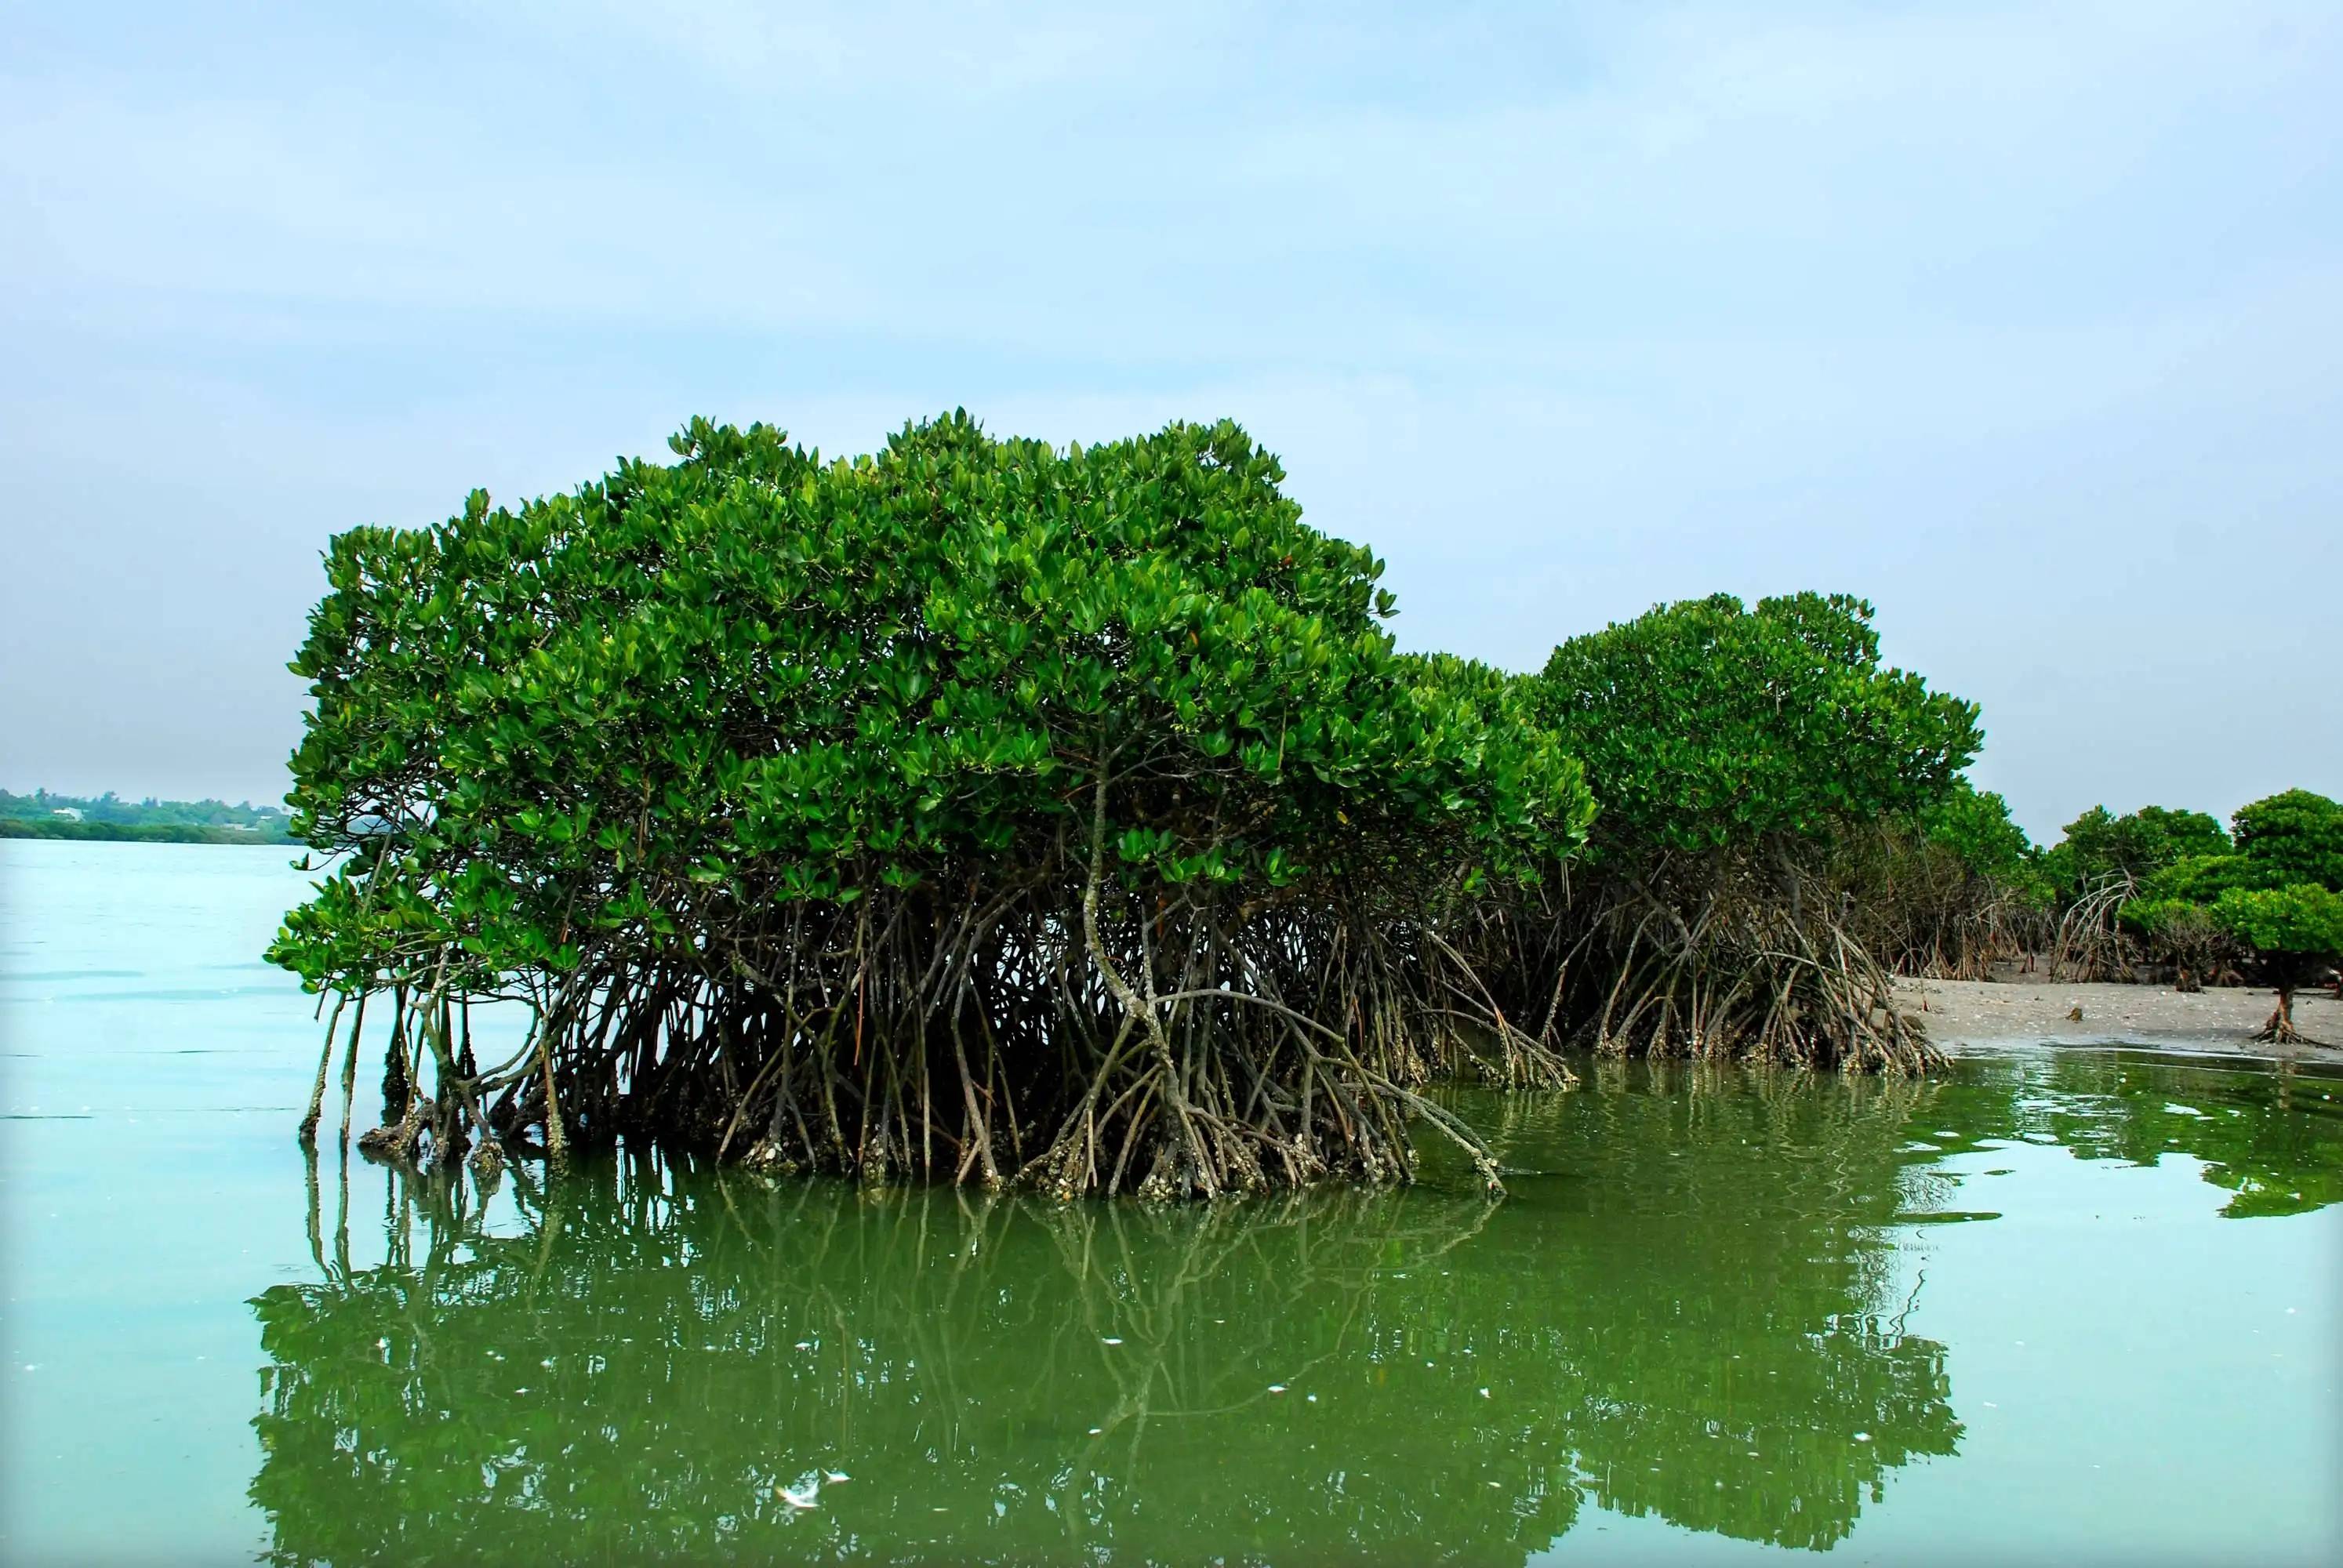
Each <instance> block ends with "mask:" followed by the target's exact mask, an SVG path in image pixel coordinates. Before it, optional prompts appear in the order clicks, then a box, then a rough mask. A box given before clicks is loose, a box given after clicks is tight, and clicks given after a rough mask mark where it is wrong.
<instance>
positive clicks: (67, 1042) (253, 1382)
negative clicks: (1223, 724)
mask: <svg viewBox="0 0 2343 1568" xmlns="http://www.w3.org/2000/svg"><path fill="white" fill-rule="evenodd" d="M303 886H304V879H303V878H302V877H301V876H300V875H299V874H297V873H296V872H293V871H291V870H288V869H286V866H285V864H284V859H283V857H282V855H281V854H279V853H276V852H271V851H267V850H261V849H242V848H228V847H211V846H184V847H182V846H160V845H158V846H143V845H111V844H99V845H68V844H48V843H29V844H28V843H14V842H11V843H0V1050H5V1053H6V1054H5V1057H0V1101H5V1106H0V1110H5V1115H6V1117H7V1118H8V1120H7V1121H5V1122H0V1140H5V1142H0V1221H5V1227H4V1228H0V1238H5V1264H6V1274H5V1294H6V1304H5V1314H0V1340H5V1384H0V1387H5V1392H6V1397H5V1405H0V1557H5V1559H6V1560H7V1561H10V1562H27V1563H39V1562H48V1561H60V1560H76V1561H80V1560H104V1561H109V1562H119V1561H130V1560H147V1561H156V1562H166V1561H167V1562H205V1561H221V1562H226V1561H246V1560H250V1559H251V1558H253V1557H255V1556H259V1557H264V1558H268V1559H272V1560H278V1561H284V1562H331V1563H364V1562H384V1563H393V1562H396V1563H426V1562H458V1561H467V1562H468V1561H477V1560H488V1561H512V1560H522V1561H555V1560H561V1561H591V1562H600V1563H609V1562H635V1561H644V1560H675V1561H693V1562H699V1561H767V1560H777V1561H851V1562H886V1563H960V1562H978V1561H981V1562H1007V1563H1033V1562H1068V1561H1078V1560H1079V1561H1090V1562H1116V1563H1121V1562H1133V1563H1139V1562H1164V1563H1192V1562H1200V1561H1225V1562H1265V1563H1297V1564H1310V1563H1423V1562H1460V1563H1507V1564H1511V1563H1526V1562H1544V1561H1549V1560H1553V1559H1558V1558H1562V1557H1566V1556H1571V1555H1577V1556H1581V1557H1586V1558H1590V1559H1599V1560H1604V1561H1610V1560H1614V1559H1619V1558H1645V1559H1653V1560H1659V1559H1665V1560H1670V1561H1682V1560H1698V1559H1704V1558H1716V1557H1735V1556H1761V1555H1776V1554H1779V1553H1781V1552H1783V1551H1785V1550H1800V1551H1821V1552H1828V1553H1832V1554H1833V1555H1834V1556H1835V1557H1838V1558H1845V1559H1850V1560H1855V1561H1865V1562H1869V1561H1880V1562H1897V1561H1926V1562H1948V1561H1949V1562H1962V1561H1978V1562H1982V1561H1988V1560H1990V1561H1998V1562H2006V1561H2018V1562H2037V1561H2044V1562H2046V1561H2062V1562H2075V1561H2086V1562H2088V1561H2110V1562H2112V1561H2118V1560H2120V1561H2124V1562H2129V1563H2139V1562H2162V1561H2202V1560H2207V1559H2214V1560H2219V1561H2237V1560H2242V1559H2244V1558H2247V1557H2250V1558H2251V1559H2253V1560H2256V1561H2263V1562H2315V1561H2331V1560H2334V1559H2335V1557H2336V1555H2337V1552H2338V1543H2343V1506H2339V1505H2338V1484H2337V1477H2338V1474H2343V1425H2339V1423H2338V1414H2339V1413H2343V1398H2338V1394H2343V1376H2338V1372H2343V1290H2338V1264H2343V1204H2338V1200H2343V1084H2338V1081H2335V1080H2333V1079H2330V1078H2327V1077H2321V1076H2316V1075H2312V1074H2310V1073H2308V1072H2303V1073H2298V1074H2294V1075H2290V1076H2288V1077H2284V1078H2281V1077H2279V1076H2278V1075H2276V1074H2275V1073H2272V1072H2269V1071H2267V1070H2261V1069H2258V1068H2253V1067H2249V1066H2245V1065H2241V1064H2237V1063H2234V1062H2213V1061H2207V1060H2188V1059H2180V1058H2173V1057H2158V1056H2155V1055H2152V1054H2149V1053H2145V1052H2124V1051H2110V1052H2088V1053H2084V1052H2072V1051H2069V1052H2061V1053H2052V1052H2027V1053H2013V1054H2008V1055H2001V1056H1994V1057H1985V1058H1973V1059H1970V1060H1965V1061H1964V1062H1962V1063H1961V1064H1960V1065H1959V1066H1958V1068H1957V1069H1956V1070H1954V1071H1953V1072H1951V1073H1949V1074H1947V1075H1946V1076H1944V1077H1942V1078H1938V1079H1934V1080H1931V1081H1927V1082H1924V1083H1895V1082H1880V1081H1841V1080H1839V1079H1836V1078H1825V1079H1818V1080H1816V1079H1802V1078H1798V1077H1794V1076H1789V1075H1783V1074H1774V1075H1765V1074H1749V1073H1739V1072H1726V1071H1715V1070H1685V1069H1672V1070H1642V1069H1626V1068H1619V1067H1615V1066H1609V1067H1599V1068H1598V1067H1594V1066H1589V1067H1588V1068H1587V1069H1586V1070H1585V1076H1584V1083H1583V1085H1582V1087H1581V1088H1579V1089H1578V1090H1577V1091H1574V1092H1571V1093H1566V1094H1560V1095H1552V1096H1543V1097H1536V1098H1528V1099H1513V1100H1506V1099H1502V1098H1499V1097H1495V1096H1491V1095H1486V1094H1481V1093H1473V1092H1462V1091H1460V1092H1457V1093H1455V1094H1454V1095H1453V1104H1454V1105H1455V1106H1456V1108H1457V1109H1458V1110H1460V1111H1463V1113H1464V1114H1465V1115H1467V1116H1468V1117H1469V1118H1470V1119H1472V1120H1473V1121H1474V1122H1475V1123H1476V1124H1477V1125H1479V1126H1480V1127H1481V1128H1482V1129H1483V1131H1485V1132H1486V1133H1487V1134H1488V1135H1489V1136H1490V1137H1491V1138H1492V1139H1493V1141H1495V1143H1496V1144H1497V1146H1498V1148H1499V1150H1500V1152H1501V1156H1502V1158H1503V1161H1504V1163H1505V1165H1506V1167H1507V1169H1508V1171H1509V1172H1511V1174H1509V1176H1508V1185H1509V1187H1510V1189H1511V1196H1510V1197H1509V1198H1508V1199H1507V1200H1506V1201H1503V1202H1502V1203H1497V1204H1493V1205H1492V1204H1489V1203H1487V1202H1484V1201H1481V1200H1480V1199H1479V1198H1477V1197H1475V1196H1473V1195H1472V1194H1471V1193H1470V1192H1469V1191H1468V1190H1467V1184H1466V1183H1463V1182H1462V1181H1451V1180H1444V1179H1443V1177H1444V1175H1445V1174H1446V1173H1444V1172H1443V1170H1442V1169H1441V1168H1440V1166H1439V1165H1438V1163H1437V1161H1435V1163H1434V1165H1433V1170H1432V1171H1431V1177H1432V1179H1431V1180H1430V1181H1427V1183H1426V1184H1425V1185H1423V1186H1422V1187H1419V1188H1416V1189H1414V1190H1412V1191H1405V1192H1395V1193H1356V1192H1329V1193H1323V1194H1312V1195H1310V1196H1307V1197H1303V1198H1298V1199H1289V1200H1280V1201H1255V1202H1242V1203H1232V1204H1227V1205H1222V1206H1220V1207H1216V1208H1212V1209H1185V1210H1179V1211H1154V1210H1150V1209H1147V1208H1143V1207H1141V1206H1137V1205H1133V1204H1128V1203H1114V1204H1109V1203H1089V1204H1079V1205H1073V1206H1069V1207H1060V1206H1055V1205H1051V1204H1045V1203H1040V1202H1035V1201H1028V1200H1024V1199H1020V1198H1014V1197H1008V1198H993V1199H988V1198H985V1197H982V1196H979V1195H976V1194H970V1193H962V1192H957V1191H931V1190H912V1191H900V1190H899V1191H888V1192H883V1193H876V1194H871V1193H864V1192H860V1191H854V1190H852V1189H850V1188H847V1187H844V1186H840V1185H838V1184H835V1183H830V1182H814V1183H804V1182H780V1183H774V1182H769V1181H759V1180H755V1179H751V1178H747V1177H744V1176H742V1175H740V1174H739V1173H738V1172H728V1171H711V1170H707V1169H700V1168H695V1167H692V1166H690V1165H688V1164H683V1163H678V1162H671V1161H657V1160H652V1159H649V1158H641V1159H628V1160H620V1161H605V1162H599V1163H596V1164H592V1165H589V1166H588V1167H587V1168H586V1169H585V1170H583V1171H579V1172H577V1173H575V1174H574V1175H572V1176H571V1177H569V1178H568V1179H565V1180H563V1181H558V1182H555V1183H551V1184H548V1183H547V1182H545V1181H543V1180H542V1179H541V1178H540V1177H538V1176H536V1175H534V1174H532V1173H531V1172H529V1171H516V1172H514V1173H513V1174H512V1175H510V1176H508V1178H507V1180H506V1181H504V1182H503V1184H502V1185H501V1186H500V1187H499V1188H498V1190H497V1191H495V1192H494V1193H493V1194H492V1195H489V1196H487V1197H485V1198H484V1197H483V1196H482V1194H481V1193H480V1192H479V1191H478V1188H477V1187H476V1186H474V1185H472V1184H471V1183H470V1182H469V1181H445V1180H441V1181H427V1180H423V1179H409V1178H405V1177H401V1176H399V1175H397V1174H396V1173H393V1172H391V1171H385V1170H382V1169H380V1168H377V1167H375V1166H372V1165H369V1164H367V1163H366V1162H364V1161H347V1162H346V1161H342V1160H340V1159H339V1158H338V1157H337V1156H336V1155H335V1154H334V1153H333V1152H331V1151H328V1152H327V1154H326V1155H325V1157H324V1158H323V1159H322V1160H321V1161H318V1162H317V1164H315V1165H311V1164H308V1163H307V1162H305V1161H304V1160H303V1158H302V1155H301V1153H300V1151H298V1150H297V1148H296V1147H295V1145H294V1142H293V1138H292V1125H293V1122H294V1120H295V1119H296V1117H297V1115H298V1113H299V1109H300V1105H301V1102H302V1101H303V1100H304V1098H305V1096H306V1094H307V1087H308V1080H309V1075H310V1074H311V1073H312V1072H313V1071H314V1070H315V1066H316V1060H317V1054H316V1053H317V1041H318V1033H317V1026H316V1025H315V1024H314V1023H313V1022H312V1020H311V1017H310V1010H311V1005H312V1004H311V1002H310V1001H309V1000H308V999H305V998H303V997H301V996H300V995H299V993H298V991H297V990H295V989H294V988H293V987H292V986H291V985H290V983H289V982H287V981H286V980H282V979H281V978H279V977H278V976H277V975H276V974H275V973H274V971H271V970H267V969H266V968H265V967H263V966H260V965H258V964H257V961H256V954H257V951H258V949H259V947H260V946H261V944H262V943H263V942H264V941H265V940H266V937H267V935H268V933H269V931H270V930H272V929H273V927H274V923H275V920H276V916H277V912H278V911H279V910H282V909H283V908H284V906H285V905H286V904H287V902H288V901H290V900H293V899H296V898H297V897H298V896H299V895H300V893H301V891H302V890H303ZM366 1108H367V1089H366V1087H364V1086H362V1090H361V1109H360V1115H361V1117H363V1116H364V1115H365V1111H366Z"/></svg>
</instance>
